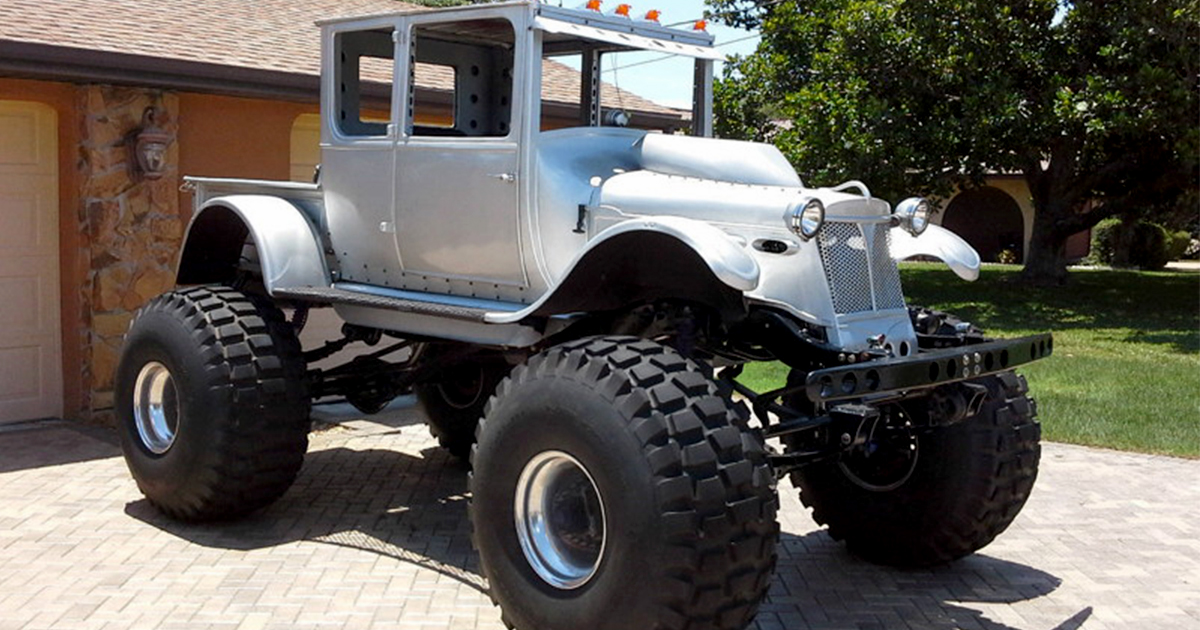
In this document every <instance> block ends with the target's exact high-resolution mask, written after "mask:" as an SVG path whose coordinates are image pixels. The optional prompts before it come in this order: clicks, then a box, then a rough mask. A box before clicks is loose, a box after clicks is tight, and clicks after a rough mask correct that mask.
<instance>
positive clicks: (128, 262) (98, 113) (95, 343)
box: [78, 85, 186, 421]
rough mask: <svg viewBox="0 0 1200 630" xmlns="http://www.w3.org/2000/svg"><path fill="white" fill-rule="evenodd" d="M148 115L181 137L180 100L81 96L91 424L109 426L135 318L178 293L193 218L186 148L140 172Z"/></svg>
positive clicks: (110, 90)
mask: <svg viewBox="0 0 1200 630" xmlns="http://www.w3.org/2000/svg"><path fill="white" fill-rule="evenodd" d="M148 107H156V108H158V110H159V112H160V114H159V117H158V120H157V121H156V123H157V126H158V127H160V128H161V129H163V130H164V131H166V132H167V133H168V134H169V135H170V136H171V138H172V139H174V138H175V137H176V136H177V133H178V120H179V99H178V97H176V96H175V95H173V94H170V93H165V92H161V91H154V90H145V89H136V88H123V87H112V86H95V85H93V86H84V87H81V88H79V102H78V112H79V115H80V124H81V125H82V129H81V130H80V139H81V141H80V145H79V160H78V167H79V181H80V182H81V188H82V190H81V194H80V199H81V203H80V208H79V222H80V231H81V234H82V236H83V238H82V239H81V241H82V248H83V251H82V252H81V259H82V260H83V261H85V262H87V263H88V264H87V269H86V270H84V273H83V282H82V285H81V287H80V291H81V309H80V311H81V312H80V316H81V318H82V321H81V322H80V323H81V325H80V328H79V329H80V331H81V335H82V336H83V338H82V339H81V340H80V342H81V347H82V348H83V356H82V362H81V363H82V366H81V369H82V370H83V374H82V383H83V400H82V407H83V415H84V416H85V417H86V418H90V419H97V420H102V421H103V420H106V419H107V418H108V417H110V416H111V410H112V405H113V393H112V389H113V373H114V371H115V369H116V364H117V357H118V356H119V353H120V349H121V343H122V340H123V338H124V335H125V331H126V330H127V329H128V328H129V322H130V321H131V320H132V318H133V314H134V313H135V312H136V311H137V309H138V308H140V307H141V306H142V305H144V304H145V303H146V302H147V301H149V300H150V299H151V298H153V297H154V296H155V295H158V294H159V293H161V292H163V291H165V290H167V289H169V288H171V286H172V285H173V284H174V280H175V276H174V268H175V259H176V256H177V252H178V251H179V247H180V243H181V241H182V237H183V230H184V227H185V225H186V224H185V221H186V217H185V216H184V215H183V213H182V212H181V209H180V207H179V206H180V204H179V193H178V189H179V184H180V180H179V147H178V143H177V142H174V141H173V140H172V142H171V143H170V145H169V148H168V150H167V154H166V173H165V175H164V176H163V177H161V178H160V179H147V178H146V177H144V176H143V175H142V174H141V173H140V172H139V169H138V167H137V160H136V158H135V156H134V152H133V149H132V140H133V136H134V135H135V134H136V133H137V131H138V130H140V129H141V127H142V115H143V113H144V112H145V111H146V108H148Z"/></svg>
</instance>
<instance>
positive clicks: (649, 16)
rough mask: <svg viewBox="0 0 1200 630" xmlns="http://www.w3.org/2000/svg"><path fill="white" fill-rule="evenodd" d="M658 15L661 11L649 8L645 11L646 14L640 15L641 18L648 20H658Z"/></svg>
mask: <svg viewBox="0 0 1200 630" xmlns="http://www.w3.org/2000/svg"><path fill="white" fill-rule="evenodd" d="M660 15H662V11H659V10H658V9H650V10H649V11H647V12H646V15H644V16H642V19H643V20H647V21H649V22H658V16H660Z"/></svg>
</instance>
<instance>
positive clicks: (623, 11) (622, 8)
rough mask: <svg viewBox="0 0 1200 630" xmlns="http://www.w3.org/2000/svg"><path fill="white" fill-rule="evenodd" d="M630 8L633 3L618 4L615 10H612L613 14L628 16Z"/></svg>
mask: <svg viewBox="0 0 1200 630" xmlns="http://www.w3.org/2000/svg"><path fill="white" fill-rule="evenodd" d="M632 8H633V5H631V4H618V5H617V8H616V10H615V11H613V15H619V16H621V17H629V11H630V9H632Z"/></svg>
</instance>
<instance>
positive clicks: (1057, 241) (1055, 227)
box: [1021, 159, 1071, 285]
mask: <svg viewBox="0 0 1200 630" xmlns="http://www.w3.org/2000/svg"><path fill="white" fill-rule="evenodd" d="M1066 162H1067V160H1062V159H1059V160H1051V168H1049V169H1046V170H1043V169H1042V168H1041V167H1040V165H1037V164H1036V163H1034V164H1032V165H1031V166H1030V167H1029V168H1026V169H1025V181H1026V183H1027V184H1028V185H1029V192H1030V193H1031V195H1032V197H1033V233H1032V234H1031V235H1030V237H1029V248H1028V249H1027V250H1026V251H1025V268H1024V269H1023V270H1022V271H1021V280H1022V281H1024V282H1027V283H1029V284H1037V285H1059V284H1064V283H1066V281H1067V258H1066V249H1067V237H1069V236H1070V233H1069V232H1067V231H1065V230H1062V229H1061V228H1060V226H1059V224H1060V222H1062V221H1063V220H1064V219H1067V218H1069V217H1070V215H1071V204H1070V203H1069V201H1068V200H1066V199H1061V198H1060V197H1061V196H1063V193H1064V191H1065V190H1066V188H1067V187H1066V182H1065V181H1064V180H1065V179H1066V177H1065V176H1064V175H1065V174H1064V173H1063V172H1062V171H1063V170H1064V169H1063V164H1064V163H1066Z"/></svg>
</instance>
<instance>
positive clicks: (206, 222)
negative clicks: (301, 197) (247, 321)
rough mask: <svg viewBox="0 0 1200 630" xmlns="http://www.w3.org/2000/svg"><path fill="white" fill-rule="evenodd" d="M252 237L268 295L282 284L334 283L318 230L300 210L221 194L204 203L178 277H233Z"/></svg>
mask: <svg viewBox="0 0 1200 630" xmlns="http://www.w3.org/2000/svg"><path fill="white" fill-rule="evenodd" d="M247 237H249V238H252V239H253V242H254V245H255V247H256V249H257V251H258V264H259V267H260V269H261V271H262V281H263V284H264V285H265V286H266V289H267V292H268V293H269V294H271V295H274V293H275V290H276V289H280V288H298V287H323V286H329V283H330V280H329V271H328V268H327V267H326V264H325V257H324V256H323V255H322V254H321V246H320V240H319V238H318V235H317V232H316V230H314V229H313V226H312V224H311V223H309V221H308V219H307V218H306V217H305V215H304V212H303V211H302V210H301V209H299V208H297V207H296V206H295V205H293V204H292V203H290V202H289V201H287V200H285V199H281V198H279V197H272V196H270V195H229V196H225V197H216V198H214V199H211V200H209V201H207V202H206V203H205V204H204V205H203V206H201V207H200V210H199V211H198V212H197V213H196V216H195V217H193V218H192V222H191V224H189V225H188V229H187V234H186V235H185V236H184V246H183V252H182V253H181V254H180V257H179V271H178V273H177V274H176V281H177V282H178V283H179V284H212V283H227V282H231V281H233V280H234V279H235V278H236V275H237V271H238V268H239V266H240V262H241V256H242V248H243V246H244V245H245V243H246V239H247Z"/></svg>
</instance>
